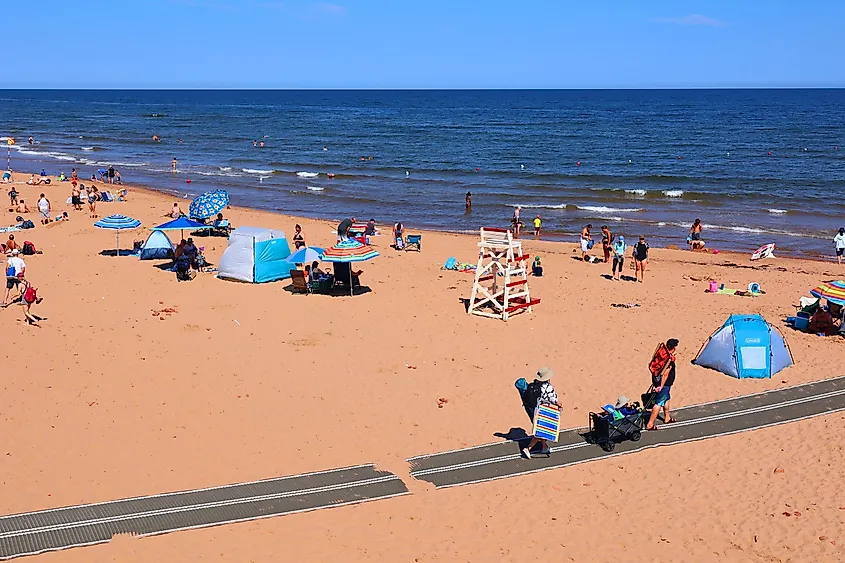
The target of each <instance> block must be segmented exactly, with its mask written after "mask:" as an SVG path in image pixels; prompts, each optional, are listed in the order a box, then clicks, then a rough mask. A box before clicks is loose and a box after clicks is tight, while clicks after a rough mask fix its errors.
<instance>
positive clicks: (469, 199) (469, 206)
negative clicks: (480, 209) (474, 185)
mask: <svg viewBox="0 0 845 563" xmlns="http://www.w3.org/2000/svg"><path fill="white" fill-rule="evenodd" d="M466 203H467V211H472V192H467V196H466Z"/></svg>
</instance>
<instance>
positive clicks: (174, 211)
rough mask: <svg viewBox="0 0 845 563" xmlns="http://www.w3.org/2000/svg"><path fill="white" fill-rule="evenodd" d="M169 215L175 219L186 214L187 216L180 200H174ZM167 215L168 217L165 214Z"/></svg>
mask: <svg viewBox="0 0 845 563" xmlns="http://www.w3.org/2000/svg"><path fill="white" fill-rule="evenodd" d="M169 215H170V217H172V218H173V219H178V218H179V217H184V216H185V214H184V213H182V208H181V207H179V202H178V201H174V202H173V208H172V209H171V210H170V214H169ZM165 217H167V215H165Z"/></svg>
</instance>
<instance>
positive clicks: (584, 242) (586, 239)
mask: <svg viewBox="0 0 845 563" xmlns="http://www.w3.org/2000/svg"><path fill="white" fill-rule="evenodd" d="M592 228H593V225H592V224H589V225H587V226H586V227H584V228H583V229H581V260H583V261H584V262H587V252H588V251H589V250H590V243H591V242H593V237H592V235H591V234H590V229H592Z"/></svg>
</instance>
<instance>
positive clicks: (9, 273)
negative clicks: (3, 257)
mask: <svg viewBox="0 0 845 563" xmlns="http://www.w3.org/2000/svg"><path fill="white" fill-rule="evenodd" d="M6 277H7V278H13V277H15V267H14V266H9V267H8V268H6Z"/></svg>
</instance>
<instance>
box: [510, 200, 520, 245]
mask: <svg viewBox="0 0 845 563" xmlns="http://www.w3.org/2000/svg"><path fill="white" fill-rule="evenodd" d="M519 212H520V207H517V208H516V209H514V210H513V217H512V218H511V226H512V227H513V236H514V237H516V238H519V225H520V223H519Z"/></svg>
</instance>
